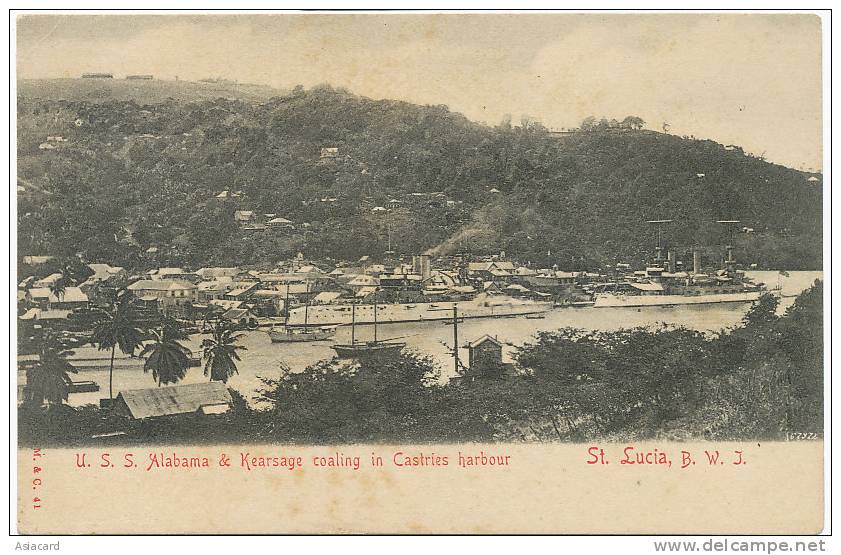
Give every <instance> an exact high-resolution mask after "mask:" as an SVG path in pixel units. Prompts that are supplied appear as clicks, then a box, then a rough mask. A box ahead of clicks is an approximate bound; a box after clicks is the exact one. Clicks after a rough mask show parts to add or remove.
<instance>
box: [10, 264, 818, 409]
mask: <svg viewBox="0 0 841 555" xmlns="http://www.w3.org/2000/svg"><path fill="white" fill-rule="evenodd" d="M749 275H750V276H751V277H753V278H754V279H755V280H757V281H763V282H765V283H767V284H768V285H769V286H776V285H777V284H778V283H779V284H780V285H781V286H782V289H783V295H784V296H785V295H796V294H798V293H800V292H801V291H802V290H804V289H806V288H807V287H809V286H810V285H811V284H812V283H813V282H814V280H815V279H817V278H820V277H821V272H791V275H790V276H789V277H784V276H780V275H779V274H778V273H777V272H775V271H769V272H750V273H749ZM793 301H794V298H792V297H790V298H784V299H782V301H781V304H780V310H781V311H784V310H785V308H787V307H788V306H789V305H791V303H792V302H793ZM748 306H749V305H747V304H723V305H709V306H687V307H677V308H656V307H652V308H642V309H636V308H599V309H593V308H580V309H575V308H559V309H555V310H553V311H551V312H549V313H547V314H546V318H544V319H542V320H529V319H526V318H524V317H522V316H520V317H515V318H502V319H475V320H465V321H464V322H463V323H460V324H459V326H458V331H459V344H461V345H464V344H465V343H466V342H468V341H472V340H474V339H477V338H479V337H481V336H482V335H485V334H489V335H492V336H496V337H497V338H498V339H499V340H500V341H502V342H503V343H504V344H505V349H504V355H505V356H507V357H510V354H511V353H512V352H513V350H514V348H515V346H519V345H522V344H523V343H526V342H528V341H529V340H530V339H532V338H533V337H534V334H535V333H536V332H538V331H543V330H555V329H558V328H562V327H566V326H572V327H578V328H584V329H594V330H612V329H618V328H627V327H634V326H646V325H656V324H659V323H664V322H665V323H669V324H675V325H682V326H686V327H689V328H693V329H697V330H701V331H716V330H721V329H723V328H727V327H731V326H734V325H736V324H738V322H739V321H740V320H741V318H742V317H743V316H744V314H745V312H746V311H747V309H748ZM356 333H357V339H359V340H366V339H369V338H372V336H373V329H372V327H371V326H357V329H356ZM378 334H379V337H380V338H381V339H388V338H391V337H398V336H406V337H405V338H404V339H402V341H405V342H406V343H407V344H408V348H410V349H412V350H415V351H417V352H419V353H422V354H426V355H431V356H432V357H434V359H435V360H436V361H438V362H439V363H440V365H441V369H442V371H441V374H442V379H444V380H446V379H447V378H448V377H449V376H451V375H452V374H453V361H452V355H451V354H450V351H449V349H451V348H452V344H453V326H451V325H445V324H444V323H443V322H424V323H412V324H384V325H381V326H379V331H378ZM335 340H336V341H337V342H341V343H349V342H350V328H349V327H342V328H339V330H338V332H337V333H336V338H335ZM200 343H201V338H200V337H196V336H194V337H193V338H191V340H190V341H189V342H187V346H188V347H190V348H191V349H193V350H194V352H199V350H200V348H199V345H200ZM331 344H332V342H331V341H325V342H318V343H303V344H295V343H287V344H284V343H274V344H273V343H272V342H271V341H270V340H269V336H268V335H267V334H266V333H265V332H262V331H251V332H245V333H244V337H243V339H242V345H244V346H245V347H247V349H248V350H247V351H243V352H242V353H241V357H242V362H240V363H239V365H238V366H239V374H238V375H236V376H234V377H233V378H231V380H230V381H229V382H228V385H230V386H231V387H232V388H234V389H236V390H238V391H240V392H241V393H242V394H243V395H245V397H246V398H248V399H253V398H254V397H255V396H256V395H257V392H258V390H259V389H260V388H261V387H262V382H261V381H260V379H259V378H260V376H264V377H269V378H277V377H278V376H279V373H280V366H281V364H285V365H287V366H288V367H289V368H291V369H292V370H293V371H301V370H303V369H304V368H306V367H307V366H308V365H310V364H313V363H314V362H317V361H319V360H322V359H327V358H331V357H332V356H333V355H334V351H333V349H331V348H330V345H331ZM76 353H77V356H79V357H84V358H97V359H98V360H97V361H96V362H94V363H90V364H96V365H100V366H99V367H97V368H95V369H85V370H81V371H80V372H79V374H78V375H77V376H76V377H75V379H77V380H93V381H95V382H97V383H98V384H99V386H100V388H101V389H100V391H99V392H95V393H74V394H71V395H70V399H69V402H70V404H71V405H74V406H78V405H84V404H88V403H98V402H99V398H100V397H107V395H108V353H107V352H102V351H97V350H96V349H95V348H92V347H84V348H80V349H77V351H76ZM460 356H461V357H463V360H467V352H466V349H461V350H460ZM202 372H203V371H202V368H191V369H190V370H189V371H188V373H187V377H186V378H185V380H184V382H183V383H194V382H200V381H204V380H206V379H207V378H205V377H204V376H203V373H202ZM19 380H21V381H23V375H22V374H21V373H19ZM154 385H155V384H154V382H153V381H152V376H151V374H144V373H143V366H142V362H141V361H138V360H131V359H123V360H120V361H118V366H115V368H114V394H115V395H116V393H117V392H119V391H120V390H122V389H138V388H145V387H154Z"/></svg>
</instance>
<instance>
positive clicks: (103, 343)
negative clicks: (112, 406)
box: [90, 290, 143, 400]
mask: <svg viewBox="0 0 841 555" xmlns="http://www.w3.org/2000/svg"><path fill="white" fill-rule="evenodd" d="M101 312H102V314H103V317H102V319H101V320H100V321H99V323H98V324H97V325H96V327H95V328H94V330H93V334H92V335H91V338H90V342H91V343H92V344H94V345H96V346H97V348H98V349H99V350H100V351H105V350H107V349H111V366H110V368H109V370H108V396H109V397H110V398H111V399H112V400H113V399H114V354H115V352H116V350H117V347H119V348H120V351H121V352H122V353H123V354H126V355H128V354H134V351H135V350H136V349H137V348H138V347H139V346H140V344H141V343H142V341H143V332H142V331H141V330H140V329H139V328H138V327H137V322H136V314H135V312H134V302H133V299H132V297H131V295H130V293H128V292H127V291H125V290H122V291H117V292H115V293H114V298H113V299H112V300H111V302H110V303H109V306H108V307H107V308H106V309H104V310H101Z"/></svg>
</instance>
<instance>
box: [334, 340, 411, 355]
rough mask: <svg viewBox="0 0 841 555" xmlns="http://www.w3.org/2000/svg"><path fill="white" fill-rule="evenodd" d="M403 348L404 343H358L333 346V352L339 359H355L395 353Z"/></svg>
mask: <svg viewBox="0 0 841 555" xmlns="http://www.w3.org/2000/svg"><path fill="white" fill-rule="evenodd" d="M405 346H406V344H405V343H376V344H365V343H358V344H355V345H333V350H334V351H336V355H338V357H339V358H356V357H360V356H365V355H372V354H375V353H380V354H386V353H396V352H398V351H400V350H401V349H403V347H405Z"/></svg>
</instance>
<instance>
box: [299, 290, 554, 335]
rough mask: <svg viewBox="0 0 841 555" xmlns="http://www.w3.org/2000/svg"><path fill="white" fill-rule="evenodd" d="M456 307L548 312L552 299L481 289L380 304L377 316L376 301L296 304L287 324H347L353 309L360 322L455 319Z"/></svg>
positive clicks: (469, 311) (503, 313) (473, 312)
mask: <svg viewBox="0 0 841 555" xmlns="http://www.w3.org/2000/svg"><path fill="white" fill-rule="evenodd" d="M354 307H355V308H354ZM453 308H456V309H457V310H458V313H459V317H461V318H504V317H508V316H525V315H527V314H540V313H543V312H548V311H550V310H552V308H553V303H552V302H544V301H533V300H529V299H518V298H514V297H508V296H505V295H488V294H485V293H481V294H479V295H477V296H476V297H474V298H473V299H471V300H466V301H440V302H418V303H389V304H380V305H379V307H378V308H377V310H376V312H377V314H376V316H375V314H374V312H375V310H374V305H368V304H357V305H354V304H331V305H320V306H310V307H309V309H308V310H306V311H305V309H304V308H295V309H293V310H291V311H290V312H289V320H288V321H287V324H286V325H287V326H288V327H290V328H291V327H303V326H305V325H314V326H337V325H347V324H351V323H352V321H353V320H354V315H353V314H352V313H353V312H354V311H355V322H356V323H357V324H373V323H374V319H375V317H376V318H377V321H378V322H379V323H380V324H387V323H398V322H401V323H402V322H430V321H437V320H452V314H453Z"/></svg>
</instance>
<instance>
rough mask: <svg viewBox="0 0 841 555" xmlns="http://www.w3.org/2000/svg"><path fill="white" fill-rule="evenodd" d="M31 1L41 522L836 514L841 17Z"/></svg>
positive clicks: (752, 521)
mask: <svg viewBox="0 0 841 555" xmlns="http://www.w3.org/2000/svg"><path fill="white" fill-rule="evenodd" d="M12 25H13V31H14V45H15V52H14V56H15V57H14V65H15V69H14V71H15V74H14V80H13V82H12V87H13V92H14V95H15V96H14V97H13V102H14V105H13V117H14V118H15V124H14V125H15V127H14V129H13V133H14V134H15V137H13V139H14V144H15V147H14V148H15V151H14V152H13V153H12V155H13V158H14V159H15V163H16V187H17V188H16V194H15V200H16V206H15V207H14V208H13V210H16V239H15V240H16V245H15V248H16V260H15V264H16V268H17V270H16V274H14V275H13V276H12V279H13V280H15V282H17V288H16V290H17V303H16V308H17V312H16V314H14V315H13V318H14V320H15V322H14V327H15V328H16V370H17V371H16V372H12V375H11V378H10V379H11V386H12V388H13V393H14V392H15V391H16V395H17V411H16V434H17V454H18V485H19V493H18V499H17V504H18V505H17V507H18V514H17V521H18V527H19V529H20V532H21V533H24V534H110V533H118V534H121V533H140V534H159V533H182V534H193V533H195V534H214V533H220V534H221V533H272V534H276V533H301V532H306V533H326V534H334V533H424V534H425V533H480V534H482V533H533V532H539V533H553V534H569V533H589V534H604V533H630V534H642V533H646V534H647V533H670V534H682V533H707V534H721V533H744V534H786V533H789V534H817V533H819V532H820V531H821V530H822V529H823V527H824V524H825V523H824V521H823V516H824V503H825V500H824V441H823V440H824V420H825V418H824V414H825V409H827V407H826V406H825V401H824V399H825V392H824V383H825V372H824V369H825V345H824V322H825V313H824V304H825V301H824V275H823V268H824V263H825V260H824V257H825V255H824V246H825V245H824V242H825V239H824V216H825V214H824V200H825V199H824V182H823V163H824V145H823V126H824V114H823V110H822V106H823V95H822V91H823V86H824V83H823V66H822V59H823V58H822V32H823V31H824V29H823V20H822V19H821V17H820V16H819V15H816V14H809V13H733V12H731V13H610V12H603V13H571V12H562V13H559V12H554V13H479V12H474V13H458V14H457V13H374V12H370V13H344V14H340V13H306V14H304V13H294V12H291V13H241V14H232V13H213V12H207V13H189V14H185V13H181V14H176V13H165V12H164V13H132V14H128V13H127V14H118V13H110V14H96V13H78V12H77V13H73V12H68V13H48V12H40V13H39V12H35V13H18V14H13V15H12ZM780 484H785V486H780ZM678 491H679V493H678ZM74 492H76V493H74ZM167 492H178V493H177V499H178V500H177V501H176V500H175V499H174V498H172V497H169V496H167ZM444 492H448V493H446V494H445V493H444ZM606 493H610V494H611V495H615V496H616V497H615V500H616V503H615V504H612V503H609V504H608V506H607V508H604V507H602V510H603V511H606V512H603V513H601V514H599V513H596V512H593V511H595V508H593V509H590V508H582V509H581V510H580V511H577V512H572V511H570V510H569V509H568V508H561V506H560V505H559V504H558V503H559V500H560V499H562V498H563V499H564V505H568V504H579V503H582V500H583V499H587V498H588V497H590V496H592V495H594V494H597V495H602V494H606ZM121 496H122V497H124V498H125V497H126V496H130V497H133V498H136V499H137V500H138V501H140V503H139V504H140V505H142V504H143V502H144V501H143V500H144V499H147V497H146V496H148V499H149V500H150V501H149V502H152V500H155V501H154V502H155V503H156V504H160V505H161V506H160V508H159V511H158V512H157V513H156V514H157V517H156V518H152V519H143V518H136V516H137V515H140V514H143V513H142V510H141V508H140V507H137V508H127V507H124V506H122V505H121V504H120V503H119V498H120V497H121ZM161 496H165V497H161ZM444 498H446V499H448V501H447V503H443V505H447V506H446V507H443V506H442V499H444ZM161 499H164V500H163V501H161ZM166 499H170V501H167V500H166ZM223 499H224V500H233V501H230V503H232V504H233V505H232V507H233V508H234V510H232V513H234V515H233V516H231V517H230V518H226V519H222V520H219V519H213V518H210V517H209V515H210V514H212V512H213V511H214V510H215V509H214V506H218V503H221V502H223V501H222V500H223ZM398 499H403V500H405V499H413V500H414V505H413V506H414V508H413V509H412V510H411V511H408V512H407V511H406V510H395V509H394V503H396V502H397V500H398ZM736 499H738V500H739V501H738V502H737V501H736ZM630 500H637V501H640V500H643V501H646V502H649V503H650V504H652V505H654V506H656V508H653V509H651V511H650V512H648V513H645V514H643V513H639V514H636V513H635V514H633V515H629V514H626V513H625V511H623V510H622V506H623V504H624V503H625V501H629V502H630ZM689 500H691V506H692V507H693V509H692V512H691V513H690V512H684V511H683V510H681V509H676V506H683V507H687V509H686V510H689V509H688V507H689V506H690V501H689ZM224 502H225V503H228V501H224ZM278 503H283V504H287V505H286V506H285V507H281V506H278ZM80 504H81V505H80ZM81 506H84V507H85V510H84V511H81V510H79V509H80V507H81ZM185 506H190V507H192V508H193V509H192V510H191V512H190V514H186V513H184V512H183V508H184V507H185ZM290 506H291V507H292V509H290V512H286V509H289V507H290ZM526 507H537V510H536V512H534V511H531V510H526ZM138 511H140V512H138ZM280 514H283V515H284V516H283V518H279V515H280ZM132 515H135V516H132Z"/></svg>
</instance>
